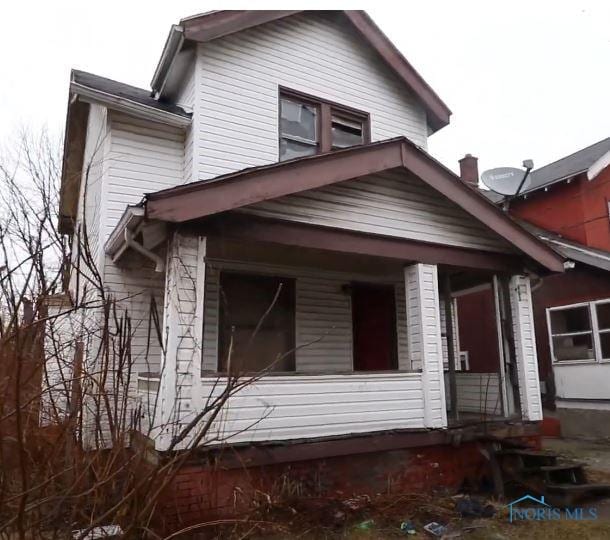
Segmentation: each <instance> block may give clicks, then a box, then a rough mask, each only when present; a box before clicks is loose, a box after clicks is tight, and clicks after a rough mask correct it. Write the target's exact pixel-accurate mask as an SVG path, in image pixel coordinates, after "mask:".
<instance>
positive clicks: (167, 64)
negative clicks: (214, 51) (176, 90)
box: [150, 24, 184, 98]
mask: <svg viewBox="0 0 610 540" xmlns="http://www.w3.org/2000/svg"><path fill="white" fill-rule="evenodd" d="M183 43H184V28H183V27H182V26H179V25H177V24H174V25H172V27H171V29H170V31H169V35H168V36H167V40H166V41H165V45H164V46H163V52H162V53H161V58H160V59H159V63H158V64H157V67H156V69H155V73H154V75H153V78H152V80H151V81H150V87H151V88H152V90H153V95H154V96H155V97H156V98H158V97H159V96H160V95H161V94H162V93H163V89H164V88H165V83H166V82H167V79H168V76H169V72H170V70H171V67H172V65H173V64H174V60H175V58H176V56H178V53H179V52H180V50H181V49H182V44H183Z"/></svg>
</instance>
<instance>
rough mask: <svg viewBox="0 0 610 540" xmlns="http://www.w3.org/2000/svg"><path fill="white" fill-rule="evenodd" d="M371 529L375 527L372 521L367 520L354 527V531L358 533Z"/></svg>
mask: <svg viewBox="0 0 610 540" xmlns="http://www.w3.org/2000/svg"><path fill="white" fill-rule="evenodd" d="M373 527H375V520H374V519H367V520H366V521H362V522H360V523H358V525H356V529H358V530H360V531H370V530H371V529H372V528H373Z"/></svg>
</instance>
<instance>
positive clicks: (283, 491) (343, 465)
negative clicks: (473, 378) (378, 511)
mask: <svg viewBox="0 0 610 540" xmlns="http://www.w3.org/2000/svg"><path fill="white" fill-rule="evenodd" d="M491 437H493V438H494V439H495V440H498V439H505V440H510V441H512V442H519V443H523V444H528V445H530V446H532V447H533V448H539V444H540V438H539V426H538V424H533V423H532V424H524V423H521V422H518V423H508V422H498V423H496V424H487V425H486V426H485V428H483V426H482V425H481V424H479V425H473V426H469V427H463V426H461V427H460V426H457V427H453V428H449V429H447V430H421V431H415V432H412V431H411V432H408V431H403V432H386V433H376V434H366V435H360V436H350V437H341V438H331V437H328V438H325V439H324V440H318V441H306V442H297V441H291V442H285V443H273V444H244V445H237V446H230V447H227V448H225V449H224V450H216V451H212V452H207V453H204V454H200V455H199V456H197V455H195V454H193V457H192V458H191V459H190V460H189V461H187V462H186V463H185V464H184V465H183V466H182V467H181V469H180V471H179V472H178V474H177V475H176V477H175V479H174V481H173V482H172V484H171V486H170V489H169V491H168V492H167V496H166V499H165V503H164V505H163V507H162V509H160V510H161V511H160V512H159V513H158V515H159V516H160V519H162V520H163V522H162V523H160V524H159V525H160V526H161V528H164V529H166V530H175V529H176V528H180V527H185V526H188V525H189V524H192V523H199V522H204V521H209V520H213V519H217V518H219V517H224V518H227V517H238V516H241V515H243V513H244V512H246V511H248V509H249V508H250V506H251V504H253V501H255V500H256V494H257V493H258V494H259V495H260V494H267V495H268V496H269V497H271V498H272V500H276V501H277V500H281V498H282V497H292V498H295V497H296V498H299V497H331V498H337V497H343V498H345V499H348V498H351V497H353V496H357V495H369V496H374V495H375V494H377V493H415V492H420V493H421V492H425V491H431V490H434V489H438V488H445V489H448V490H449V491H457V490H459V489H460V488H462V487H463V486H464V485H468V484H469V483H470V484H472V485H478V484H480V483H482V482H487V481H489V482H491V471H490V470H489V466H488V463H487V461H486V459H485V457H484V455H483V453H482V450H483V449H484V448H485V446H486V445H487V444H488V441H489V440H490V438H491Z"/></svg>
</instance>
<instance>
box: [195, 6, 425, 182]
mask: <svg viewBox="0 0 610 540" xmlns="http://www.w3.org/2000/svg"><path fill="white" fill-rule="evenodd" d="M197 81H198V84H197V89H196V98H197V101H196V103H195V110H194V114H195V118H194V122H195V124H194V126H195V129H196V135H195V144H196V149H195V152H196V155H197V160H198V161H197V165H196V167H197V170H198V175H197V177H198V179H207V178H212V177H214V176H218V175H220V174H224V173H228V172H234V171H237V170H240V169H244V168H246V167H252V166H256V165H262V164H266V163H272V162H276V161H278V87H279V86H280V85H281V86H284V87H287V88H290V89H293V90H298V91H301V92H305V93H307V94H310V95H313V96H316V97H319V98H322V99H327V100H331V101H334V102H337V103H340V104H342V105H346V106H350V107H353V108H356V109H359V110H363V111H366V112H369V113H370V115H371V137H372V140H373V141H378V140H383V139H388V138H391V137H396V136H402V135H404V136H407V137H409V138H410V139H411V140H412V141H414V142H415V143H416V144H418V145H420V146H422V147H425V146H426V138H427V122H426V113H425V110H424V108H423V107H422V105H421V104H420V103H419V102H418V101H417V100H416V98H415V97H413V96H412V95H411V94H410V92H409V90H408V89H407V88H406V86H405V85H404V83H402V82H401V81H399V79H398V78H397V77H396V76H395V75H394V74H393V73H391V72H390V70H389V69H388V68H386V67H385V65H384V64H383V62H382V61H381V60H380V59H379V58H378V57H377V56H376V54H375V53H374V52H373V51H372V50H371V49H370V47H368V46H366V45H365V44H363V42H362V40H361V39H360V38H359V37H358V34H357V32H356V31H355V30H354V29H353V28H352V27H351V25H350V24H349V23H348V22H347V20H345V19H341V20H337V19H336V18H334V17H332V16H329V15H325V14H313V13H305V14H300V15H295V16H291V17H288V18H286V19H284V20H280V21H275V22H271V23H267V24H264V25H262V26H259V27H256V28H253V29H250V30H245V31H242V32H238V33H236V34H232V35H229V36H226V37H223V38H220V39H216V40H214V41H211V42H209V43H204V44H199V45H198V52H197Z"/></svg>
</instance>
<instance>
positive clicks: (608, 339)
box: [599, 332, 610, 360]
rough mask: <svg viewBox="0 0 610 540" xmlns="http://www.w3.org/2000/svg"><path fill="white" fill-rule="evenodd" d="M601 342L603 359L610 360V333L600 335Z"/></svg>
mask: <svg viewBox="0 0 610 540" xmlns="http://www.w3.org/2000/svg"><path fill="white" fill-rule="evenodd" d="M599 342H600V344H601V347H602V358H603V359H604V360H610V332H603V333H602V334H600V335H599Z"/></svg>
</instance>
